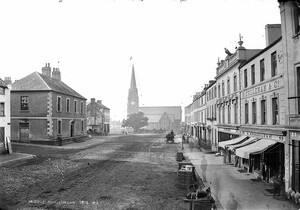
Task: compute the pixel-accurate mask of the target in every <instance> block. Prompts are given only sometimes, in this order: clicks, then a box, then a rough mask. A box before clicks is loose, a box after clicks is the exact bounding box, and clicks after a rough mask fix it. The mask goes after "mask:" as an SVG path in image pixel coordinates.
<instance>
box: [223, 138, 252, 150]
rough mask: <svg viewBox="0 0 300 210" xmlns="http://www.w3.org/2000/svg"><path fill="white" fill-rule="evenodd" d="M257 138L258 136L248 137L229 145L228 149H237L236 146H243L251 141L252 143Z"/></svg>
mask: <svg viewBox="0 0 300 210" xmlns="http://www.w3.org/2000/svg"><path fill="white" fill-rule="evenodd" d="M257 140H258V138H256V137H250V138H249V139H247V140H246V141H243V142H241V143H238V144H233V145H229V146H228V149H229V150H234V149H237V148H240V147H244V146H246V145H248V144H251V143H253V142H255V141H257Z"/></svg>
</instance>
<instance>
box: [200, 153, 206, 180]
mask: <svg viewBox="0 0 300 210" xmlns="http://www.w3.org/2000/svg"><path fill="white" fill-rule="evenodd" d="M200 167H201V171H202V176H203V181H206V168H207V160H206V159H205V155H202V160H201V165H200Z"/></svg>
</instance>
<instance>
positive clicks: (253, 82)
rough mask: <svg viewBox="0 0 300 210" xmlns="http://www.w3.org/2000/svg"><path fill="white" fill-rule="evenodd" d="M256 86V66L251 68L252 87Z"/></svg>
mask: <svg viewBox="0 0 300 210" xmlns="http://www.w3.org/2000/svg"><path fill="white" fill-rule="evenodd" d="M254 84H255V65H254V64H253V65H252V66H251V85H254Z"/></svg>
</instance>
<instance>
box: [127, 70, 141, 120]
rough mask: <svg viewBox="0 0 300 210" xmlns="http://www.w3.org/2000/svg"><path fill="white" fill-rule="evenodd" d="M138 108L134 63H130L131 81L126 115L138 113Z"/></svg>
mask: <svg viewBox="0 0 300 210" xmlns="http://www.w3.org/2000/svg"><path fill="white" fill-rule="evenodd" d="M138 109H139V95H138V90H137V88H136V81H135V74H134V65H133V64H132V73H131V82H130V88H129V92H128V101H127V116H129V115H130V114H133V113H138Z"/></svg>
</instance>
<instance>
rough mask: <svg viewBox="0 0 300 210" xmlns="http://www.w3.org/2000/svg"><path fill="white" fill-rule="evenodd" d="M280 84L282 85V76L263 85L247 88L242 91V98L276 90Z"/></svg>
mask: <svg viewBox="0 0 300 210" xmlns="http://www.w3.org/2000/svg"><path fill="white" fill-rule="evenodd" d="M282 86H283V83H282V78H278V79H276V80H274V81H272V82H268V83H265V84H263V85H259V86H257V87H254V88H250V89H248V90H245V91H243V92H242V98H248V97H252V96H255V95H258V94H262V93H265V92H268V91H273V90H277V89H279V88H281V87H282Z"/></svg>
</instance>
